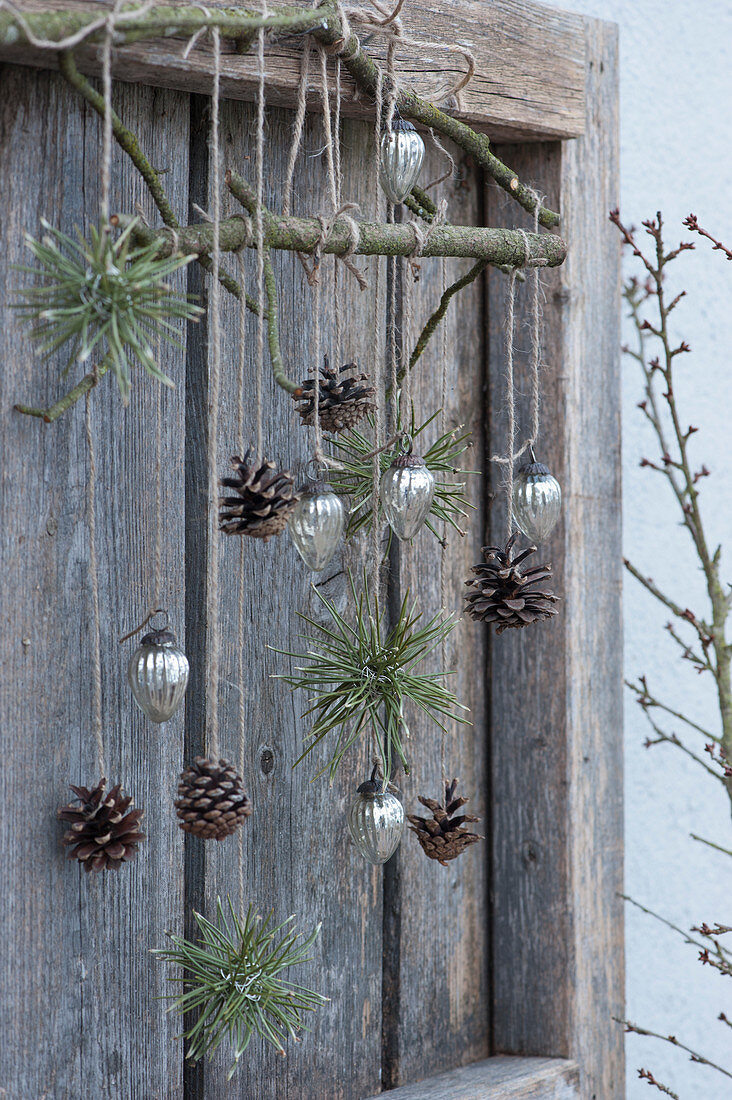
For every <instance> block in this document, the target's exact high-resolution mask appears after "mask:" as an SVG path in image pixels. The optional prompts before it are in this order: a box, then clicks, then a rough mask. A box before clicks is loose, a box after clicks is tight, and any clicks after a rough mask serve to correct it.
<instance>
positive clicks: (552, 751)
mask: <svg viewBox="0 0 732 1100" xmlns="http://www.w3.org/2000/svg"><path fill="white" fill-rule="evenodd" d="M587 42H588V69H587V80H588V84H587V97H588V110H589V116H590V117H591V118H592V119H593V125H592V127H591V128H590V129H588V132H587V135H586V136H585V137H584V138H582V139H580V140H578V141H577V142H574V143H570V144H567V145H566V146H564V147H559V146H557V147H553V148H545V149H543V150H542V151H541V155H537V151H536V150H533V149H530V148H527V147H524V148H523V149H520V148H516V149H514V148H511V149H506V150H504V151H505V153H506V155H507V156H509V155H510V156H513V157H515V159H516V161H517V163H518V164H519V165H520V168H519V170H520V171H521V172H522V173H523V177H524V178H525V179H527V180H533V181H534V183H535V184H536V186H537V187H538V188H539V189H540V190H541V191H542V192H546V193H547V195H548V201H550V202H559V203H560V206H559V209H561V211H562V216H563V222H562V231H563V233H564V234H566V237H567V241H568V246H569V259H568V261H567V263H566V264H565V266H564V267H563V268H561V269H560V270H558V271H557V272H552V273H547V274H546V275H545V276H543V279H544V283H545V286H546V306H545V310H544V335H545V356H544V360H545V363H546V369H545V371H544V374H543V381H544V397H543V424H544V427H543V431H542V434H541V437H540V440H539V446H538V448H537V453H538V455H539V457H540V458H541V459H542V460H544V461H547V462H548V464H549V465H550V466H551V468H552V469H553V470H554V471H555V473H556V475H557V477H558V478H559V479H560V481H561V483H562V486H563V492H564V509H563V519H562V522H561V523H560V526H559V527H558V528H557V530H556V531H555V532H554V534H553V536H552V538H551V539H550V541H549V543H548V544H547V545H546V546H545V547H542V548H541V550H540V556H541V558H542V560H546V559H548V560H551V561H552V563H553V565H554V567H555V573H556V588H555V591H558V592H559V594H561V595H562V596H563V597H564V603H563V605H562V609H561V613H560V616H559V617H558V618H557V619H555V620H553V621H552V622H550V623H547V624H542V625H539V626H535V627H530V628H528V629H526V630H523V631H516V632H514V631H510V632H508V633H506V634H504V635H502V636H501V637H500V638H496V639H494V640H493V641H492V644H491V699H492V750H491V754H492V784H493V802H494V815H493V835H494V844H493V858H494V876H495V877H494V896H495V908H494V917H493V928H494V945H495V946H494V953H493V968H494V970H493V972H494V986H493V988H494V1004H493V1020H494V1042H495V1049H496V1050H499V1051H508V1052H521V1053H525V1054H540V1053H543V1054H552V1055H561V1056H567V1057H571V1058H574V1059H576V1060H577V1062H578V1063H579V1065H580V1071H581V1080H582V1085H581V1095H582V1097H583V1098H586V1100H590V1098H592V1097H595V1096H596V1097H602V1098H603V1100H606V1098H607V1100H610V1098H620V1097H621V1096H622V1095H624V1075H623V1043H622V1035H621V1033H620V1029H619V1028H617V1027H615V1026H614V1025H613V1024H612V1023H611V1016H612V1015H613V1014H618V1013H619V1012H620V1010H621V1007H622V1003H623V966H622V935H623V927H622V910H621V904H620V902H619V900H618V897H617V892H618V890H619V889H620V888H621V885H622V809H621V808H622V711H621V687H620V685H621V651H622V629H621V605H620V559H621V550H620V484H619V469H620V458H619V448H620V373H619V363H618V357H619V346H620V337H619V331H618V319H619V250H618V246H617V242H616V240H615V239H614V235H613V233H612V231H611V228H610V226H609V224H608V218H607V215H608V211H609V210H610V209H611V208H612V207H613V206H614V205H615V204H616V201H617V166H618V145H617V139H618V114H617V39H616V30H615V28H614V27H612V26H610V25H608V24H603V23H597V22H592V21H588V23H587ZM489 212H490V219H489V220H490V221H491V222H492V223H494V224H495V223H496V222H497V223H498V224H500V223H501V222H502V221H503V220H504V219H508V220H509V221H510V223H511V224H515V223H516V216H515V211H514V210H513V209H511V208H508V207H507V204H506V203H504V202H503V200H502V198H501V196H500V195H498V194H497V193H496V190H495V189H494V188H491V189H490V190H489ZM524 224H526V222H525V223H524ZM503 289H504V288H503V285H502V283H501V280H500V276H496V277H492V278H491V298H490V309H491V328H490V363H491V367H490V369H491V386H492V395H493V396H492V407H493V412H492V416H491V434H492V438H493V441H494V442H495V443H497V444H498V445H499V446H502V445H503V439H504V435H503V433H504V431H505V420H504V417H503V415H502V409H501V404H502V397H501V394H502V377H503V371H504V361H505V359H504V345H503V336H502V313H503V305H502V291H503ZM526 297H527V292H526V291H525V290H522V291H521V292H520V294H519V300H520V303H521V308H520V311H519V318H518V325H517V332H518V334H519V337H518V339H519V356H518V360H519V366H520V368H521V364H523V365H524V366H525V364H526V362H527V357H528V346H527V344H528V338H527V337H526V336H525V335H524V333H525V328H522V321H523V320H524V319H525V316H526V314H525V312H524V309H525V302H526ZM523 377H525V375H522V374H521V373H520V374H519V378H523ZM523 390H524V392H526V386H525V385H524V387H523ZM519 411H520V424H521V425H522V426H523V427H525V426H526V425H527V423H528V409H527V405H526V402H525V401H521V402H520V406H519ZM498 480H499V479H498V476H497V475H495V474H494V479H493V484H494V488H495V489H496V490H497V489H498ZM504 517H505V513H504V509H503V503H502V501H501V502H500V504H499V506H497V507H496V508H495V509H494V516H493V520H492V524H491V535H492V536H495V537H496V538H499V537H500V536H502V535H503V527H504V522H505V518H504Z"/></svg>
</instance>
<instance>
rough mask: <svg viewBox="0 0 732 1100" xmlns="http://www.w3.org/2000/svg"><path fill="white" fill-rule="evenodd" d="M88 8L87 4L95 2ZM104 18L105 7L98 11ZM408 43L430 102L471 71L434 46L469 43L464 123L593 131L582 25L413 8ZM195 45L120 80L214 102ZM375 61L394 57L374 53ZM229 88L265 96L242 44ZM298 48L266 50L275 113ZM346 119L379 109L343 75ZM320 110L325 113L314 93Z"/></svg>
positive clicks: (542, 133)
mask: <svg viewBox="0 0 732 1100" xmlns="http://www.w3.org/2000/svg"><path fill="white" fill-rule="evenodd" d="M23 6H24V8H25V9H27V10H29V11H30V10H38V9H39V8H40V9H41V10H44V9H45V10H48V9H49V8H52V9H55V10H58V9H63V8H72V7H73V8H78V7H80V6H84V2H83V0H82V2H80V0H25V3H24V5H23ZM87 6H89V5H88V3H87ZM94 10H95V14H96V12H97V10H98V5H95V7H94ZM402 20H403V23H404V30H405V33H406V34H407V35H410V36H414V37H416V38H419V39H420V40H421V41H422V42H423V43H424V44H423V45H420V46H412V45H407V46H405V47H403V49H400V50H399V53H398V63H397V71H398V73H399V76H400V77H401V78H402V79H403V80H404V81H405V82H407V83H409V84H410V85H412V86H413V87H414V89H415V91H417V92H418V93H419V94H420V95H423V96H425V97H426V98H431V97H432V96H433V95H434V94H435V92H436V91H438V90H439V89H440V88H442V89H444V87H445V85H446V84H447V85H450V84H451V83H454V81H455V80H456V79H457V78H458V77H459V76H460V74H461V72H464V71H465V62H464V60H463V59H462V57H461V56H460V54H459V53H455V52H449V51H445V50H444V49H439V48H437V47H436V45H435V43H436V42H437V43H440V42H447V43H460V44H461V45H465V46H467V47H468V48H469V49H470V50H471V51H472V53H473V54H474V56H475V59H476V74H475V76H474V78H473V80H472V81H471V83H470V84H469V85H468V87H467V88H466V89H465V90H464V91H463V93H462V94H461V104H460V109H458V110H455V112H454V113H455V115H456V117H457V118H460V119H463V120H464V121H466V122H469V123H471V124H473V125H476V126H478V127H479V128H480V129H482V130H486V131H487V132H489V133H493V134H495V135H496V136H503V137H509V136H513V137H518V136H519V135H520V136H523V137H530V136H533V137H535V138H536V137H538V138H555V137H561V138H565V137H576V136H577V135H579V134H582V133H583V132H584V128H585V100H584V63H585V58H584V49H585V44H584V34H583V29H582V21H581V18H580V17H578V16H577V15H574V14H571V13H569V12H564V11H559V10H556V9H554V8H548V7H545V6H544V5H542V4H538V3H531V2H530V0H495V2H492V3H491V4H484V3H482V2H481V0H439V2H434V3H432V4H428V5H425V4H422V3H420V4H411V5H410V4H407V5H406V7H405V9H404V11H403V12H402ZM186 41H187V40H186V39H184V38H167V39H156V40H153V41H150V42H140V43H135V44H131V45H129V46H125V47H123V48H120V49H119V50H118V51H117V52H116V55H115V64H114V73H115V77H116V78H117V79H119V80H126V81H130V82H132V83H142V84H155V85H161V86H163V87H169V88H177V89H181V90H184V91H194V92H203V93H205V94H208V93H209V91H210V87H211V74H212V54H211V48H210V46H209V45H206V44H205V43H201V44H200V45H199V46H197V48H196V49H195V50H194V51H193V52H192V53H191V55H190V56H189V58H188V59H187V60H184V59H183V57H182V54H183V50H184V49H185V45H186ZM369 48H370V50H372V51H373V56H374V59H375V60H377V61H382V62H383V60H384V57H385V51H384V49H383V47H382V46H380V44H379V43H378V42H376V41H372V42H371V43H370V46H369ZM222 54H223V57H222V69H221V73H222V89H223V94H224V95H225V96H226V97H227V98H230V99H245V100H252V99H254V98H255V94H256V81H257V78H256V58H255V57H254V56H253V55H251V56H249V55H244V56H240V55H238V54H236V52H235V47H234V45H233V43H230V42H224V43H223V44H222ZM299 58H300V47H299V46H289V47H288V46H285V45H283V44H280V43H274V44H273V45H272V46H271V48H268V50H267V93H268V97H269V100H270V102H271V104H272V105H276V106H284V107H291V106H293V105H294V102H295V98H296V92H297V82H298V74H299V64H300V62H299ZM0 59H3V60H12V61H19V62H20V63H22V64H32V65H40V66H42V67H49V66H51V67H53V66H55V64H56V61H55V56H54V54H53V53H52V52H46V53H43V51H38V50H31V49H27V48H19V47H18V48H16V47H13V48H7V47H6V48H3V49H1V50H0ZM78 63H79V66H80V68H81V69H82V70H83V71H85V72H88V73H97V72H98V71H99V58H98V55H97V50H96V48H95V47H93V46H89V47H85V48H83V49H81V50H79V53H78ZM343 90H344V104H343V110H344V113H346V114H350V115H353V116H357V117H358V116H360V117H365V116H366V115H367V114H368V113H369V111H370V108H369V106H367V105H366V104H365V103H364V102H363V101H362V100H360V99H359V97H358V96H357V94H356V89H355V87H354V85H353V83H352V82H351V81H350V79H349V78H347V77H344V82H343ZM311 106H312V107H313V108H317V107H318V106H319V103H318V97H317V94H316V93H315V92H313V93H312V97H311Z"/></svg>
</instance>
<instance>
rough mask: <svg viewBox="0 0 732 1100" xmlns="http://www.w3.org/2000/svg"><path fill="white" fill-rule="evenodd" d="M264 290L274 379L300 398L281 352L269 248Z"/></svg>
mask: <svg viewBox="0 0 732 1100" xmlns="http://www.w3.org/2000/svg"><path fill="white" fill-rule="evenodd" d="M264 290H265V293H266V295H267V342H268V344H269V357H270V360H271V362H272V377H273V378H274V380H275V382H276V383H277V385H278V386H281V387H282V389H283V390H285V391H286V392H287V393H292V394H295V395H297V396H299V395H300V394H301V393H302V389H301V387H300V386H299V385H298V384H297V382H293V381H292V380H291V379H290V378H288V377H287V375H286V374H285V368H284V364H283V362H282V352H281V350H280V330H279V323H278V319H277V283H276V281H275V274H274V269H273V267H272V257H271V255H270V251H269V249H268V248H265V250H264Z"/></svg>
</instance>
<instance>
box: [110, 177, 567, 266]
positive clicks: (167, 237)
mask: <svg viewBox="0 0 732 1100" xmlns="http://www.w3.org/2000/svg"><path fill="white" fill-rule="evenodd" d="M230 178H231V180H232V181H235V180H236V177H235V176H234V174H233V173H232V174H231V177H230ZM241 182H242V184H243V181H241ZM232 190H233V188H232ZM235 193H236V196H237V198H239V199H240V201H241V202H243V203H244V204H245V205H246V206H247V208H248V209H249V211H250V213H253V212H254V210H255V207H256V201H255V197H254V192H253V190H252V189H251V188H249V186H248V185H247V184H243V186H241V187H238V188H237V190H236V192H235ZM118 217H119V221H120V224H124V216H123V215H118ZM263 222H264V226H263V228H264V243H265V244H266V245H267V246H268V247H269V248H273V249H283V250H285V251H288V252H307V253H313V252H315V250H316V249H318V248H319V249H320V251H321V252H323V253H328V254H331V255H336V256H346V255H349V254H351V255H355V256H411V255H412V254H413V253H414V252H415V246H416V243H417V242H416V240H415V236H414V232H413V230H412V229H410V227H409V225H399V224H392V223H386V222H385V223H383V224H375V223H371V222H359V223H357V224H358V228H359V234H358V243H357V244H356V247H355V248H353V249H352V246H353V244H354V243H355V242H354V241H353V239H352V230H351V227H350V225H349V223H348V222H346V221H344V220H343V219H341V218H337V219H336V221H335V222H334V223H333V225H332V226H331V228H330V230H329V231H328V233H327V235H326V236H325V238H324V239H323V229H322V226H321V223H320V221H319V220H318V218H296V217H288V218H283V217H280V216H279V215H277V214H273V213H271V212H270V211H267V210H265V211H264V218H263ZM135 234H136V236H138V237H139V238H140V239H143V238H144V239H145V240H146V241H152V240H153V239H154V237H155V236H157V238H158V239H159V240H160V242H161V251H160V255H161V256H167V255H170V254H172V253H173V252H175V251H183V252H184V253H185V254H186V255H196V256H200V255H206V254H209V253H210V252H211V251H212V248H213V226H212V225H211V224H210V223H208V222H204V223H202V224H200V225H188V226H184V227H181V228H180V229H177V230H175V231H171V230H169V229H162V230H159V231H158V232H157V233H153V231H151V230H146V229H145V228H144V227H141V228H140V229H139V230H137V229H136V230H135ZM219 239H220V244H221V250H222V252H238V251H239V250H240V249H242V248H254V247H256V239H255V234H254V232H253V226H252V224H251V222H250V221H249V219H248V218H246V217H242V216H241V215H235V216H234V217H231V218H224V219H222V221H221V223H220V238H219ZM527 251H528V257H529V262H532V261H534V262H535V261H537V260H541V261H544V263H545V266H546V267H558V266H559V265H560V264H561V263H563V262H564V259H565V257H566V255H567V246H566V245H565V243H564V241H563V240H562V239H561V237H555V236H552V235H550V234H548V233H539V234H536V233H526V234H524V233H522V232H520V231H519V230H515V229H485V228H481V227H473V226H464V225H438V226H435V227H434V228H433V229H432V230H431V232H430V235H429V237H428V238H427V240H426V241H425V244H424V247H423V249H422V252H421V255H423V256H427V257H430V256H452V257H457V258H464V259H471V260H482V261H484V262H485V263H490V264H496V265H506V266H508V267H522V266H524V264H525V261H526V256H527Z"/></svg>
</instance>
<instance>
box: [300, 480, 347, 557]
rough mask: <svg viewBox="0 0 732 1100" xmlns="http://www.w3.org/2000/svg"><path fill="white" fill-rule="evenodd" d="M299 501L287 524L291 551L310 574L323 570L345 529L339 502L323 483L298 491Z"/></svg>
mask: <svg viewBox="0 0 732 1100" xmlns="http://www.w3.org/2000/svg"><path fill="white" fill-rule="evenodd" d="M299 494H300V499H299V501H298V502H297V504H296V505H295V507H294V508H293V510H292V512H291V513H290V515H289V518H288V520H287V527H288V530H289V532H290V538H291V539H292V541H293V543H294V545H295V549H296V550H297V552H298V554H299V555H300V557H301V558H302V560H303V561H304V562H305V564H306V565H307V567H308V569H312V571H313V573H318V572H319V571H320V570H321V569H325V567H326V565H327V564H328V562H329V561H330V559H331V558H332V557H333V555H334V554H335V552H336V550H337V549H338V543H339V542H340V540H341V537H342V535H343V531H344V528H345V526H346V509H345V506H344V504H343V501H342V500H341V498H340V497H339V496H337V495H336V493H334V492H333V490H332V488H331V487H330V485H329V484H328V483H327V482H325V481H315V482H313V483H312V484H311V485H309V486H306V487H305V488H304V489H300V490H299Z"/></svg>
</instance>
